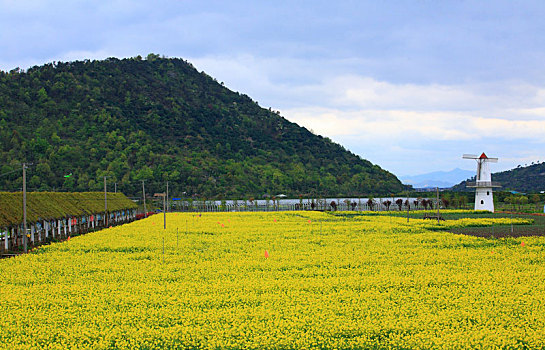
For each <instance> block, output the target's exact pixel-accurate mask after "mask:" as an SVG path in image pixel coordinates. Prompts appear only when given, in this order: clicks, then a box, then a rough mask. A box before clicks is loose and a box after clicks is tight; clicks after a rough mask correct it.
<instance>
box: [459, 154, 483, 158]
mask: <svg viewBox="0 0 545 350" xmlns="http://www.w3.org/2000/svg"><path fill="white" fill-rule="evenodd" d="M462 158H464V159H477V158H479V156H478V155H475V154H464V155H463V156H462Z"/></svg>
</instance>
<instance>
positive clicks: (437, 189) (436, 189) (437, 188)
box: [435, 187, 439, 224]
mask: <svg viewBox="0 0 545 350" xmlns="http://www.w3.org/2000/svg"><path fill="white" fill-rule="evenodd" d="M435 191H436V192H437V223H438V224H439V187H436V188H435Z"/></svg>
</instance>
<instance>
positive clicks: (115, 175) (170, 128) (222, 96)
mask: <svg viewBox="0 0 545 350" xmlns="http://www.w3.org/2000/svg"><path fill="white" fill-rule="evenodd" d="M0 136H1V137H0V139H1V141H0V166H1V168H0V174H4V173H7V172H10V171H12V170H13V169H17V167H19V166H20V165H19V164H20V163H21V162H23V161H25V162H31V163H33V165H32V167H31V168H30V169H29V170H28V179H29V180H28V187H29V190H40V191H45V190H48V191H51V190H57V191H59V190H62V191H96V190H101V189H102V188H103V177H104V176H108V180H107V181H108V183H109V188H108V190H112V188H113V184H114V183H117V189H118V190H119V191H123V192H124V193H126V194H128V195H138V194H139V193H141V188H142V183H141V180H146V189H147V192H151V193H153V192H158V191H161V192H162V191H164V186H165V182H166V181H167V180H168V181H169V187H170V192H171V193H173V194H175V195H182V193H184V192H185V193H186V194H187V195H198V196H200V197H206V198H222V197H255V198H259V197H261V196H262V195H263V194H267V193H268V194H279V193H284V194H286V195H289V196H297V195H312V194H315V195H322V196H325V195H328V196H330V195H331V196H338V195H346V196H354V195H365V194H375V195H376V194H387V193H394V192H398V191H401V190H402V189H403V185H402V184H401V182H400V181H399V180H398V179H397V178H396V177H395V176H394V175H392V174H391V173H389V172H386V171H384V170H383V169H381V168H380V167H378V166H377V165H373V164H371V163H370V162H369V161H367V160H364V159H361V158H360V157H359V156H356V155H354V154H353V153H351V152H349V151H347V150H346V149H344V148H343V147H342V146H340V145H338V144H335V143H333V142H331V141H330V140H329V139H327V138H324V137H321V136H317V135H314V134H312V133H311V132H309V131H308V130H307V129H305V128H302V127H299V126H298V125H297V124H294V123H291V122H289V121H288V120H286V119H284V118H283V117H281V116H280V115H279V113H277V112H274V111H271V110H266V109H263V108H261V107H259V106H258V104H257V102H255V101H253V100H252V99H250V98H249V97H248V96H246V95H243V94H240V93H237V92H233V91H231V90H229V89H227V88H226V87H224V86H223V84H220V83H218V82H217V81H216V80H215V79H213V78H211V77H210V76H208V75H206V74H205V73H203V72H201V73H199V72H198V71H197V70H196V69H195V68H194V67H193V66H192V65H191V63H189V62H187V61H185V60H182V59H167V58H161V57H159V56H157V55H153V54H150V55H148V57H147V58H146V59H142V58H141V57H135V58H130V59H122V60H119V59H116V58H109V59H107V60H103V61H90V60H85V61H76V62H66V63H63V62H56V63H52V64H51V63H50V64H46V65H43V66H35V67H32V68H29V69H28V70H26V71H22V70H19V69H15V70H12V71H10V72H2V71H0ZM67 174H72V176H70V177H64V175H67ZM20 188H21V174H20V173H17V172H15V173H12V174H10V175H7V176H1V177H0V190H8V191H13V190H18V189H20Z"/></svg>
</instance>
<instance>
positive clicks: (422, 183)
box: [399, 168, 475, 188]
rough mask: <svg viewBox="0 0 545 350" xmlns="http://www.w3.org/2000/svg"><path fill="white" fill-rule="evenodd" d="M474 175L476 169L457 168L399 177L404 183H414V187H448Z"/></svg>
mask: <svg viewBox="0 0 545 350" xmlns="http://www.w3.org/2000/svg"><path fill="white" fill-rule="evenodd" d="M472 176H475V171H472V170H464V169H459V168H456V169H453V170H450V171H434V172H431V173H426V174H420V175H413V176H400V177H399V179H400V180H401V182H402V183H404V184H407V185H412V186H413V187H414V188H430V187H439V188H448V187H452V186H454V185H456V184H459V183H460V182H461V181H464V180H467V179H469V178H471V177H472Z"/></svg>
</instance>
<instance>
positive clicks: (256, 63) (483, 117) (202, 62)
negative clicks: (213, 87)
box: [0, 0, 545, 176]
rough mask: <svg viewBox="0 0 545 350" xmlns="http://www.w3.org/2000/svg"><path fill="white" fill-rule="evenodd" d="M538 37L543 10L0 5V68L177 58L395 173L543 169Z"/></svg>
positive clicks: (186, 3)
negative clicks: (484, 160) (484, 161)
mask: <svg viewBox="0 0 545 350" xmlns="http://www.w3.org/2000/svg"><path fill="white" fill-rule="evenodd" d="M543 33H545V2H543V1H501V0H494V1H464V0H457V1H432V0H412V1H403V0H391V1H388V0H385V1H348V0H336V1H320V0H312V1H306V0H301V1H283V0H275V1H257V0H253V1H237V0H231V1H206V0H198V1H193V0H178V1H162V0H156V1H140V0H135V1H128V0H109V1H79V0H70V1H53V0H51V1H47V0H0V70H4V71H9V70H11V69H14V68H16V67H19V68H22V69H26V68H28V67H31V66H34V65H42V64H45V63H48V62H52V61H73V60H82V59H104V58H107V57H118V58H122V57H134V56H137V55H142V56H145V55H147V54H148V53H155V54H159V55H164V56H167V57H180V58H183V59H187V60H189V61H190V62H192V63H193V65H194V66H195V67H196V68H197V69H198V70H199V71H204V72H206V73H207V74H209V75H211V76H213V77H215V78H216V79H217V80H218V81H221V82H224V84H225V86H226V87H228V88H230V89H231V90H234V91H238V92H240V93H243V94H246V95H248V96H250V97H251V98H252V99H254V100H256V101H258V102H259V104H260V105H261V106H262V107H265V108H269V107H271V108H272V109H273V110H277V111H280V113H281V115H282V116H283V117H285V118H286V119H288V120H290V121H292V122H295V123H297V124H299V125H301V126H304V127H306V128H307V129H309V130H311V131H313V132H314V133H316V134H320V135H322V136H326V137H329V138H330V139H332V140H333V141H335V142H337V143H339V144H341V145H343V146H344V147H345V148H347V149H349V150H350V151H352V152H353V153H355V154H357V155H359V156H361V157H362V158H365V159H368V160H370V161H371V162H373V163H375V164H378V165H379V166H381V167H382V168H384V169H386V170H389V171H391V172H393V173H394V174H396V175H398V176H403V175H416V174H422V173H427V172H431V171H441V170H442V171H447V170H451V169H453V168H456V167H458V168H463V169H469V170H473V169H475V168H476V166H475V164H474V163H475V162H474V161H471V160H464V159H462V154H464V153H472V154H481V153H482V152H485V153H486V154H487V155H488V156H490V157H498V158H499V162H498V163H497V164H493V165H492V169H491V170H492V171H493V172H496V171H502V170H507V169H511V168H514V167H516V166H518V165H522V166H524V165H525V164H528V165H530V164H531V162H536V161H545V64H544V62H545V35H543ZM0 108H1V106H0Z"/></svg>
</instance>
